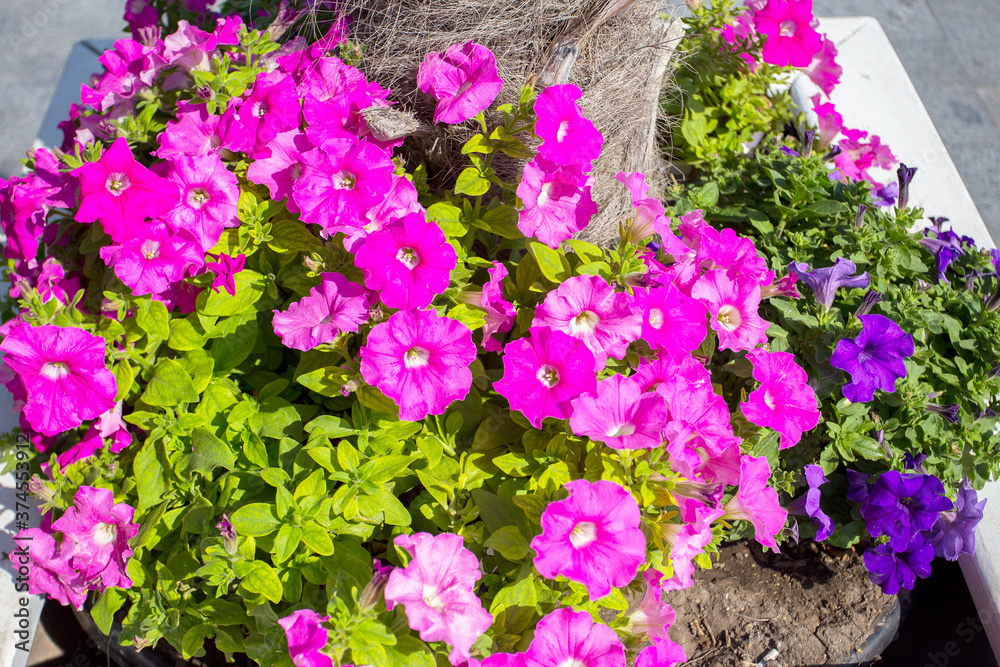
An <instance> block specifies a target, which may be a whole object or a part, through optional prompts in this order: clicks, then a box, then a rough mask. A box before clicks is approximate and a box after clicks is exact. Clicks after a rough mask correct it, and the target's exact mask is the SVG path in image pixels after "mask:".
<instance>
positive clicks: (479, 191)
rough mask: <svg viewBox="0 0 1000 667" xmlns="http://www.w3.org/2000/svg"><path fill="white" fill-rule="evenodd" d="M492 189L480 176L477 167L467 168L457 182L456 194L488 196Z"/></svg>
mask: <svg viewBox="0 0 1000 667" xmlns="http://www.w3.org/2000/svg"><path fill="white" fill-rule="evenodd" d="M489 189H490V182H489V181H488V180H486V179H485V178H483V177H482V176H480V175H479V170H478V169H476V168H475V167H467V168H466V169H464V170H463V171H462V173H461V174H459V175H458V179H456V181H455V194H457V195H469V196H471V197H478V196H480V195H484V194H486V192H487V191H488V190H489Z"/></svg>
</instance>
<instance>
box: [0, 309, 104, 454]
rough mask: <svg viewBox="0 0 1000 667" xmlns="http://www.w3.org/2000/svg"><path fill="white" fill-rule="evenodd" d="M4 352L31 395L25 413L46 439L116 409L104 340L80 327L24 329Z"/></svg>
mask: <svg viewBox="0 0 1000 667" xmlns="http://www.w3.org/2000/svg"><path fill="white" fill-rule="evenodd" d="M0 350H2V351H3V352H4V353H5V356H4V360H5V361H6V362H7V364H8V365H9V366H10V367H11V368H12V369H13V370H14V372H16V373H17V376H18V378H19V379H20V380H21V382H22V384H23V385H24V389H25V391H26V392H27V403H26V404H25V406H24V412H23V413H22V414H23V415H24V416H25V418H27V420H28V423H29V424H30V425H31V428H32V429H33V430H35V431H37V432H38V433H41V434H42V435H56V434H58V433H62V432H64V431H68V430H69V429H71V428H75V427H77V426H79V425H80V424H82V423H83V422H84V420H87V419H96V418H97V417H99V416H100V415H101V414H102V413H104V412H107V411H108V410H110V409H111V408H113V407H114V405H115V400H114V399H115V394H116V393H117V391H118V388H117V386H116V384H115V376H114V374H113V373H112V372H111V371H109V370H108V367H107V366H106V365H105V363H104V354H105V343H104V339H103V338H100V337H98V336H95V335H93V334H91V333H88V332H86V331H84V330H83V329H77V328H74V327H58V326H55V325H52V324H44V325H42V326H38V327H32V326H29V325H27V324H18V325H16V326H14V327H13V328H12V329H11V330H10V333H9V334H8V335H7V337H6V338H5V339H4V341H3V343H0Z"/></svg>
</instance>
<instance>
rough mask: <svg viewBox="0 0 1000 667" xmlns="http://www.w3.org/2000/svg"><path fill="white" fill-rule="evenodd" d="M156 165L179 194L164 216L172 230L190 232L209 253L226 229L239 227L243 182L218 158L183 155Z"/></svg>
mask: <svg viewBox="0 0 1000 667" xmlns="http://www.w3.org/2000/svg"><path fill="white" fill-rule="evenodd" d="M161 165H162V166H161ZM156 166H157V167H160V170H158V171H159V172H160V173H161V174H162V175H164V176H166V178H167V180H168V181H170V182H171V183H174V184H176V185H177V189H178V191H179V192H180V200H179V201H178V202H177V205H176V206H174V208H173V209H171V210H170V211H168V212H167V213H165V214H164V215H163V216H162V217H161V219H162V220H163V221H164V222H165V223H167V226H168V227H169V228H170V229H171V230H172V231H175V232H176V231H179V230H181V229H186V230H188V231H189V232H191V233H192V234H193V235H194V236H195V238H197V239H198V241H199V242H200V243H201V249H202V250H203V251H204V252H208V251H209V250H211V249H212V247H213V246H215V244H216V243H218V242H219V239H220V238H222V231H223V229H225V228H226V227H238V226H239V224H240V219H239V216H238V214H237V204H238V202H239V199H240V183H239V180H238V179H237V178H236V174H234V173H233V172H231V171H229V170H228V169H226V165H225V164H223V162H222V159H221V158H220V157H219V156H218V155H215V154H213V153H209V154H207V155H200V156H195V157H192V156H188V155H182V156H178V157H176V158H173V159H172V160H171V161H170V162H169V165H168V163H161V164H160V165H156ZM163 172H166V173H163Z"/></svg>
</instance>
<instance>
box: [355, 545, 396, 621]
mask: <svg viewBox="0 0 1000 667" xmlns="http://www.w3.org/2000/svg"><path fill="white" fill-rule="evenodd" d="M390 572H392V566H390V565H382V561H380V560H379V559H377V558H376V559H375V560H373V561H372V578H371V581H369V582H368V585H367V586H365V588H364V590H363V591H361V596H360V597H359V598H358V606H359V607H360V608H361V611H364V612H368V611H371V610H372V609H374V608H375V605H377V604H378V603H379V600H381V599H382V591H384V590H385V585H386V584H387V583H389V573H390Z"/></svg>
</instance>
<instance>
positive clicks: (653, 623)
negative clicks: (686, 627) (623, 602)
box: [628, 570, 677, 639]
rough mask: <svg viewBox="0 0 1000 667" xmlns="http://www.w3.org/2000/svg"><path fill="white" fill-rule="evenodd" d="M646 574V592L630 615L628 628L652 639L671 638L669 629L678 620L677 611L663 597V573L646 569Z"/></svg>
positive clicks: (633, 632) (634, 632)
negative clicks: (661, 584)
mask: <svg viewBox="0 0 1000 667" xmlns="http://www.w3.org/2000/svg"><path fill="white" fill-rule="evenodd" d="M645 575H646V592H645V593H644V594H643V596H642V600H640V601H639V604H638V606H636V607H635V609H633V610H631V613H630V614H629V616H628V629H629V631H630V632H632V634H642V635H646V636H647V637H649V638H650V639H670V635H669V634H667V631H668V630H669V629H670V626H671V625H673V624H674V621H676V620H677V613H676V612H674V609H673V607H671V606H670V605H669V604H667V603H666V602H665V601H664V600H663V599H662V593H663V589H662V588H660V580H661V579H663V573H662V572H659V571H657V570H646V572H645Z"/></svg>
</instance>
